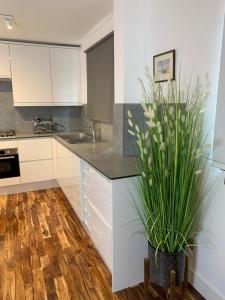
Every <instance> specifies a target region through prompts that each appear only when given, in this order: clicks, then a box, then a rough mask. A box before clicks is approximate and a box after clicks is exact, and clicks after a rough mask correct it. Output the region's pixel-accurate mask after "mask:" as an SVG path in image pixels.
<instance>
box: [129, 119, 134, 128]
mask: <svg viewBox="0 0 225 300" xmlns="http://www.w3.org/2000/svg"><path fill="white" fill-rule="evenodd" d="M128 124H129V125H130V127H133V126H134V124H133V122H132V121H131V119H128Z"/></svg>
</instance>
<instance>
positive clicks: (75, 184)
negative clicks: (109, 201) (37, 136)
mask: <svg viewBox="0 0 225 300" xmlns="http://www.w3.org/2000/svg"><path fill="white" fill-rule="evenodd" d="M53 153H54V174H55V175H54V176H55V179H56V180H57V181H58V184H59V185H60V187H61V189H62V190H63V192H64V194H65V195H66V197H67V199H68V200H69V202H70V204H71V206H72V207H73V209H74V211H75V212H76V214H77V215H78V217H79V218H80V219H81V216H82V212H81V197H80V159H79V158H78V157H77V156H76V155H75V154H73V153H72V152H71V151H69V150H68V149H67V148H66V147H64V146H63V145H62V144H61V143H59V142H58V141H56V140H54V143H53Z"/></svg>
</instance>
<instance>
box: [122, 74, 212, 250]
mask: <svg viewBox="0 0 225 300" xmlns="http://www.w3.org/2000/svg"><path fill="white" fill-rule="evenodd" d="M146 75H147V82H148V84H147V85H145V84H144V83H143V82H142V81H141V80H140V83H141V86H142V90H143V102H142V106H143V110H144V116H145V119H146V123H145V126H144V128H142V129H141V128H140V127H139V126H138V125H137V124H135V122H134V119H133V116H132V113H131V112H130V111H128V122H129V125H130V129H129V133H130V134H131V135H133V136H135V137H136V140H137V145H138V164H139V169H140V176H139V179H138V183H137V189H138V193H139V196H140V198H139V202H138V204H136V205H137V210H138V213H139V216H140V219H141V221H142V223H143V225H144V229H145V234H146V236H147V239H148V241H149V243H150V244H151V246H152V247H153V248H155V249H156V250H157V251H161V252H166V253H169V254H174V253H177V252H180V251H183V250H185V248H186V247H187V246H190V245H191V244H193V243H194V240H195V236H196V234H197V233H199V231H200V230H201V218H202V211H203V197H204V195H203V191H202V186H203V180H204V175H205V171H206V163H205V159H204V158H203V155H204V153H205V151H206V148H207V147H208V146H209V145H206V144H205V138H204V129H203V127H204V126H203V119H204V118H203V114H204V111H203V105H204V98H205V97H204V95H203V92H202V88H201V86H200V84H199V82H198V81H197V82H196V83H195V84H192V83H191V81H190V83H189V85H188V87H187V89H186V90H185V91H183V90H181V87H180V84H179V83H176V82H175V81H173V82H167V83H163V84H162V83H161V84H160V83H155V82H154V80H153V79H152V78H151V76H150V74H149V71H148V70H147V72H146Z"/></svg>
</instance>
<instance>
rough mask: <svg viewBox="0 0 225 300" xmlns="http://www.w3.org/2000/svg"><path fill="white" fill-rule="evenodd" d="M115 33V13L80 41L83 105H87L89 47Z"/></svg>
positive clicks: (100, 22)
mask: <svg viewBox="0 0 225 300" xmlns="http://www.w3.org/2000/svg"><path fill="white" fill-rule="evenodd" d="M112 31H113V13H110V14H109V15H107V16H106V17H105V18H104V19H103V20H101V21H99V23H98V24H96V26H95V27H94V28H92V30H91V31H90V32H88V33H87V34H86V35H85V36H84V37H83V38H82V40H81V41H80V44H81V46H82V47H81V98H82V103H84V104H85V103H87V66H86V54H85V53H84V51H85V50H87V49H88V48H89V47H91V46H92V45H94V44H95V43H96V42H98V41H99V40H101V39H102V38H103V37H105V36H106V35H107V34H109V33H111V32H112Z"/></svg>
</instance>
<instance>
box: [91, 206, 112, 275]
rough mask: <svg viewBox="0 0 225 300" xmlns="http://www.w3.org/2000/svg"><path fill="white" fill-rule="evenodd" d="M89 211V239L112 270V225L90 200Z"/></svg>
mask: <svg viewBox="0 0 225 300" xmlns="http://www.w3.org/2000/svg"><path fill="white" fill-rule="evenodd" d="M89 212H90V221H89V232H90V235H91V239H92V241H93V243H94V245H95V247H96V248H97V250H98V251H99V254H100V255H101V257H102V258H103V260H104V261H105V263H106V265H107V266H108V268H109V270H110V271H111V272H112V227H111V226H110V225H109V223H108V222H107V221H106V220H105V218H104V217H103V216H102V214H101V213H100V212H99V211H98V210H97V209H96V207H95V206H94V205H93V204H92V203H91V202H90V203H89Z"/></svg>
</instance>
